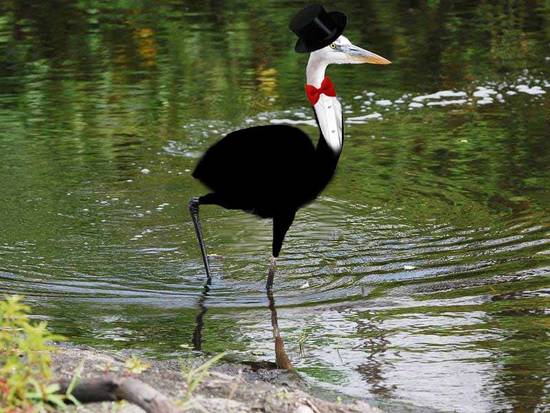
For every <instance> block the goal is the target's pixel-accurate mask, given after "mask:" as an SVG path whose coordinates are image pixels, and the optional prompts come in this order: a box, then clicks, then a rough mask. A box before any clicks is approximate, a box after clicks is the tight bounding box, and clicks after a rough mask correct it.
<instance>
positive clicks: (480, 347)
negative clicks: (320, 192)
mask: <svg viewBox="0 0 550 413" xmlns="http://www.w3.org/2000/svg"><path fill="white" fill-rule="evenodd" d="M303 4H304V3H303V2H298V1H288V2H275V1H266V0H262V1H256V2H253V3H250V2H241V1H236V0H229V1H223V2H213V3H208V4H203V3H196V2H175V1H173V2H172V1H161V2H151V1H138V2H126V1H114V2H113V1H92V0H90V1H58V2H55V5H54V4H53V2H46V1H42V2H30V1H14V0H6V1H3V2H2V3H1V4H0V122H1V124H2V128H1V130H0V177H1V180H0V192H1V194H2V198H1V199H0V222H1V223H2V225H1V226H0V290H1V291H2V292H4V293H13V292H18V293H24V294H25V295H27V296H28V299H29V300H30V301H31V303H32V304H33V306H34V308H35V311H36V312H37V313H38V314H40V315H41V316H44V317H47V318H49V319H50V320H51V324H52V326H53V327H54V328H55V329H56V331H58V332H61V333H63V334H65V335H67V336H68V337H69V338H70V339H71V340H74V341H76V342H83V343H89V344H94V345H98V346H103V347H107V348H126V347H132V348H139V349H143V350H144V351H146V352H147V353H148V354H152V355H155V356H157V357H177V356H179V355H182V354H187V353H188V352H189V350H188V346H189V345H191V344H192V342H193V335H194V333H195V331H196V325H197V320H198V317H199V315H201V312H202V317H203V322H204V326H203V329H202V347H201V349H202V351H205V352H220V351H222V350H231V351H232V352H234V354H236V355H237V357H238V358H241V359H245V360H249V359H251V358H254V357H258V358H260V359H263V360H273V354H272V353H273V350H272V345H273V344H272V341H271V331H270V322H269V312H268V310H267V308H266V307H267V300H266V297H265V294H264V285H265V275H266V271H267V256H268V253H269V244H270V226H269V224H268V223H266V222H259V221H257V220H255V219H254V218H252V217H249V216H247V215H245V214H242V213H234V212H231V213H228V212H224V211H220V210H219V209H215V208H211V209H208V210H206V209H205V213H204V217H205V218H204V219H205V224H204V225H205V235H206V238H207V242H208V245H209V247H210V249H211V251H212V252H214V253H216V254H218V255H219V256H221V257H217V258H214V259H213V266H214V270H215V273H216V274H217V276H216V279H215V281H214V285H213V287H212V290H211V291H210V292H209V294H208V295H207V296H206V297H204V296H202V297H203V299H202V301H199V300H200V299H201V293H202V291H203V282H204V279H203V272H202V271H203V270H202V268H201V264H200V259H199V255H198V250H197V247H196V245H195V240H194V235H193V231H192V226H191V222H190V220H189V219H188V217H187V211H186V208H185V205H186V202H187V200H188V199H189V197H190V196H191V195H197V194H200V193H201V191H203V188H201V187H200V185H199V184H197V183H196V182H194V181H193V180H192V179H190V176H189V172H190V170H191V169H192V168H193V166H194V164H195V162H196V159H197V157H198V156H199V155H200V153H201V152H202V151H204V149H205V148H207V147H208V146H209V145H210V144H211V143H213V142H214V141H216V140H217V139H219V137H220V136H222V135H223V134H224V133H226V132H228V131H230V130H233V129H236V128H239V127H243V126H245V125H248V124H262V123H268V122H269V121H270V120H271V119H281V118H292V119H299V118H300V116H299V115H298V114H299V113H303V114H304V116H305V117H306V118H309V117H311V114H310V109H309V108H308V107H307V102H306V101H305V99H304V96H303V83H304V68H305V63H306V59H307V57H306V56H302V55H297V54H296V53H294V51H293V47H292V46H293V43H294V38H293V35H292V33H291V32H289V31H288V29H287V24H288V21H289V19H290V18H291V16H292V15H293V13H294V12H295V11H296V10H297V9H298V8H299V7H301V6H302V5H303ZM326 6H327V8H328V9H329V10H330V9H336V8H338V9H340V10H343V11H345V12H346V13H347V14H348V15H349V17H350V18H349V26H348V27H347V29H346V35H347V36H348V37H349V38H350V39H351V40H352V41H353V42H354V43H356V44H358V45H361V46H364V47H366V48H368V49H370V50H373V51H375V52H378V53H380V54H381V55H383V56H385V57H387V58H389V59H391V60H392V61H393V62H394V64H393V65H391V66H388V67H383V68H382V67H338V68H331V69H330V70H329V72H330V75H331V77H332V79H333V81H334V83H335V84H336V86H337V90H338V93H339V95H340V96H341V98H342V99H343V102H344V103H345V104H346V105H347V107H346V110H348V111H350V112H351V113H346V116H347V117H348V118H350V117H357V116H362V115H365V114H370V113H373V112H379V113H380V114H381V115H382V117H383V120H378V121H369V122H366V123H365V122H364V123H362V124H351V125H347V128H346V129H347V132H346V133H347V135H348V136H346V144H345V148H344V153H343V155H342V160H341V163H340V166H339V172H338V175H337V177H336V179H335V180H334V182H333V183H332V184H331V186H330V187H329V188H328V190H327V192H326V193H325V194H324V196H323V197H322V198H321V199H320V200H319V201H318V202H317V203H315V204H314V205H312V206H310V207H308V208H307V209H305V210H303V211H301V212H300V213H299V215H298V218H297V221H296V224H295V225H294V227H293V229H292V230H291V231H290V233H289V237H288V241H287V244H286V246H285V249H284V251H283V253H284V259H283V260H282V262H281V266H280V271H279V274H278V276H277V278H276V280H275V288H276V293H275V295H276V297H275V298H276V301H277V304H278V313H279V325H280V326H281V328H282V330H283V335H284V337H285V343H286V346H287V350H288V352H289V355H290V356H291V358H292V359H293V362H294V364H295V365H296V366H297V367H298V369H299V371H300V372H301V373H302V374H304V375H305V376H307V377H309V378H311V381H312V382H313V383H315V385H318V386H323V387H324V388H327V387H329V388H332V389H336V390H338V391H340V392H343V393H344V394H347V395H354V396H359V397H367V398H375V399H377V400H381V401H390V402H392V401H395V402H397V401H402V402H404V403H406V404H410V405H411V406H413V408H417V409H418V410H419V411H421V410H422V409H424V408H425V407H429V408H434V409H441V410H444V411H449V410H457V411H503V410H505V411H536V410H537V409H538V411H543V410H545V409H548V408H549V404H550V402H549V390H548V389H549V387H548V381H549V379H550V378H549V376H548V370H549V369H548V355H549V353H548V345H547V342H548V321H547V317H546V314H545V311H546V308H547V307H548V304H547V303H548V286H549V282H548V273H549V271H548V268H549V260H548V224H549V215H548V205H549V204H550V203H549V201H550V197H549V194H550V191H549V182H550V179H549V176H548V164H550V148H549V142H550V141H549V140H548V132H547V129H548V113H549V110H548V109H549V102H548V87H547V86H544V84H545V83H544V82H548V68H549V66H548V59H549V57H550V50H549V48H548V44H549V40H550V30H549V27H550V24H548V18H549V15H550V9H549V5H548V2H545V1H519V2H497V1H489V2H480V3H479V4H478V3H476V2H466V1H464V2H450V1H410V2H402V1H368V2H352V1H339V2H327V3H326ZM518 84H528V85H529V86H531V87H533V86H535V85H539V86H541V87H544V90H545V91H546V94H541V95H529V94H526V93H522V92H517V89H514V87H515V86H514V85H518ZM477 86H486V87H492V88H495V89H498V90H499V91H502V94H503V95H504V98H503V100H504V102H503V103H501V102H499V101H498V100H496V99H495V100H494V102H493V104H490V105H486V106H482V105H479V104H477V103H475V102H474V103H472V104H469V103H468V104H462V105H453V106H449V107H438V106H433V107H432V106H428V105H427V104H425V106H424V107H423V108H422V109H418V110H409V106H408V104H409V102H411V99H412V98H414V97H417V96H418V95H425V94H429V93H433V92H437V91H442V90H454V91H463V92H465V93H466V94H467V95H468V96H471V95H472V93H473V92H474V91H475V88H476V87H477ZM499 88H500V89H499ZM514 90H515V91H516V92H517V93H516V94H515V95H508V94H506V91H514ZM363 92H374V93H376V95H374V97H372V98H367V96H366V94H365V93H363ZM407 94H410V96H407V97H403V96H404V95H407ZM356 96H359V98H358V99H354V97H356ZM400 98H403V99H404V101H405V103H403V104H397V103H395V102H396V101H397V100H399V99H400ZM379 99H389V100H391V101H392V102H394V104H392V105H391V106H382V105H379V104H377V103H376V101H378V100H379ZM424 103H426V101H424ZM285 110H290V113H285V112H284V111H285ZM303 128H304V130H307V131H308V132H309V133H310V134H312V135H313V134H315V129H314V128H311V127H309V126H303ZM144 168H146V169H148V170H149V171H150V173H149V174H145V173H142V172H141V171H142V170H143V169H144ZM306 281H307V282H308V283H309V285H310V287H308V288H303V289H301V288H300V287H302V286H304V285H305V282H306ZM200 303H202V304H200ZM201 305H202V306H203V307H201ZM205 309H206V311H205V312H203V310H205ZM304 331H307V339H306V340H305V343H304V346H305V353H304V355H300V350H299V348H298V342H299V340H300V336H301V335H302V333H303V332H304ZM182 346H183V347H182ZM337 350H338V351H337ZM434 389H437V392H435V391H434ZM435 393H437V394H435Z"/></svg>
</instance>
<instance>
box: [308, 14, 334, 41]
mask: <svg viewBox="0 0 550 413" xmlns="http://www.w3.org/2000/svg"><path fill="white" fill-rule="evenodd" d="M313 21H314V22H315V23H316V24H317V27H319V28H320V29H321V30H323V31H324V32H325V33H327V36H326V37H328V36H330V35H331V34H332V33H333V32H334V30H335V29H332V30H331V29H329V28H328V27H327V26H326V25H325V23H323V22H322V21H321V19H320V18H319V17H315V18H314V19H313Z"/></svg>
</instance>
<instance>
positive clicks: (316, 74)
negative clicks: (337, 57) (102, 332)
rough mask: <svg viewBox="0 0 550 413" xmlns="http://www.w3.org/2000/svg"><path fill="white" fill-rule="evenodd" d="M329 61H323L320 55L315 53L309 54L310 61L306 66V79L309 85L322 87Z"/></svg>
mask: <svg viewBox="0 0 550 413" xmlns="http://www.w3.org/2000/svg"><path fill="white" fill-rule="evenodd" d="M327 66H328V65H327V63H326V62H323V61H322V60H321V59H319V57H317V56H315V55H314V54H313V53H312V54H310V55H309V61H308V62H307V68H306V81H307V84H308V85H312V86H315V87H317V88H318V87H321V83H322V82H323V79H324V78H325V70H326V69H327Z"/></svg>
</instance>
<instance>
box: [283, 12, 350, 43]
mask: <svg viewBox="0 0 550 413" xmlns="http://www.w3.org/2000/svg"><path fill="white" fill-rule="evenodd" d="M328 14H329V16H330V17H332V20H333V21H334V24H336V29H335V30H334V33H331V35H330V36H328V37H327V38H326V39H323V40H322V41H320V42H316V43H309V44H307V43H306V42H305V41H304V40H303V39H302V38H300V39H298V41H297V42H296V46H294V50H295V51H296V52H298V53H310V52H314V51H315V50H319V49H322V48H323V47H326V46H328V45H329V44H331V43H332V42H333V41H335V40H336V39H338V37H340V35H341V34H342V33H343V32H344V29H345V28H346V23H347V20H348V18H347V17H346V15H345V14H344V13H340V12H339V11H331V12H329V13H328Z"/></svg>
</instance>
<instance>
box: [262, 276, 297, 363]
mask: <svg viewBox="0 0 550 413" xmlns="http://www.w3.org/2000/svg"><path fill="white" fill-rule="evenodd" d="M274 277H275V266H271V268H270V269H269V273H268V274H267V283H266V290H267V299H268V300H269V311H271V327H272V328H273V340H274V341H275V362H276V363H277V367H278V368H280V369H285V370H292V363H291V362H290V359H289V358H288V356H287V354H286V351H285V343H284V342H283V338H282V337H281V332H280V330H279V320H278V319H277V309H276V308H275V299H274V298H273V278H274Z"/></svg>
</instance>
